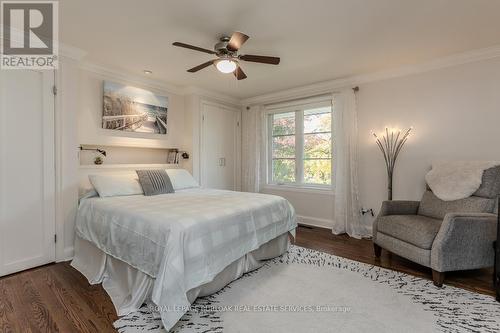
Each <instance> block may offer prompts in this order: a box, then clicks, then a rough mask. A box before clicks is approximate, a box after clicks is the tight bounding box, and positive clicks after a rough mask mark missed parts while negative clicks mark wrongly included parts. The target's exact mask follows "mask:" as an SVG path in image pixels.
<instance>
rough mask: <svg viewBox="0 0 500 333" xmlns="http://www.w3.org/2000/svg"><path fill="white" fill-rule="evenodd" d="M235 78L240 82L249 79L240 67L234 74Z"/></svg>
mask: <svg viewBox="0 0 500 333" xmlns="http://www.w3.org/2000/svg"><path fill="white" fill-rule="evenodd" d="M233 74H234V76H236V78H237V79H238V81H239V80H244V79H246V78H247V75H246V74H245V72H243V70H242V69H241V67H240V66H238V67H236V69H235V70H234V72H233Z"/></svg>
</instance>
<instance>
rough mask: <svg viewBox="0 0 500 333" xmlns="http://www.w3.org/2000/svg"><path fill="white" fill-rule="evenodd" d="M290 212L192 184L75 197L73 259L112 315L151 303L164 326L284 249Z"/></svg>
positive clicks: (262, 199)
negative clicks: (163, 190)
mask: <svg viewBox="0 0 500 333" xmlns="http://www.w3.org/2000/svg"><path fill="white" fill-rule="evenodd" d="M295 228H296V218H295V213H294V210H293V207H292V206H291V205H290V203H289V202H288V201H287V200H285V199H284V198H281V197H279V196H273V195H266V194H259V193H245V192H234V191H224V190H214V189H202V188H199V187H190V188H181V189H176V191H175V193H170V194H162V195H155V196H145V195H142V194H136V195H126V196H109V197H100V196H98V195H96V194H95V192H94V193H92V192H91V194H90V195H87V196H86V197H84V198H82V199H81V200H80V204H79V209H78V213H77V219H76V228H75V229H76V240H75V257H74V259H73V261H72V266H73V267H74V268H75V269H77V270H78V271H80V272H81V273H82V274H83V275H84V276H85V277H86V278H87V279H88V280H89V282H90V283H91V284H96V283H102V285H103V287H104V289H105V290H106V292H107V293H108V294H109V295H110V297H111V300H112V301H113V304H114V305H115V308H116V310H117V313H118V315H120V316H122V315H125V314H128V313H131V312H133V311H136V310H138V309H139V308H140V307H141V306H142V304H143V303H145V302H151V303H152V304H153V305H154V306H156V308H157V310H158V311H159V312H160V314H161V317H162V321H163V324H164V326H165V328H166V329H167V330H169V329H171V328H172V327H173V326H174V325H175V324H176V323H177V321H178V320H179V319H180V318H181V317H182V316H183V314H184V313H185V312H187V311H188V310H189V306H190V304H191V303H192V302H194V300H195V299H196V298H197V297H200V296H206V295H209V294H212V293H214V292H216V291H218V290H220V289H221V288H223V287H224V286H225V285H227V284H228V283H230V282H231V281H233V280H235V279H237V278H239V277H240V276H241V275H243V274H244V273H246V272H249V271H252V270H254V269H256V268H258V267H260V266H261V265H262V264H263V261H264V260H267V259H271V258H274V257H277V256H279V255H281V254H283V253H284V252H286V251H287V250H288V248H289V246H290V240H291V239H293V237H294V235H295V234H294V232H295Z"/></svg>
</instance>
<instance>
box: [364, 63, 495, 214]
mask: <svg viewBox="0 0 500 333" xmlns="http://www.w3.org/2000/svg"><path fill="white" fill-rule="evenodd" d="M358 106H359V107H358V117H359V123H358V125H359V153H360V160H359V166H360V168H359V177H360V178H359V180H360V181H359V183H360V191H361V201H362V203H363V205H364V206H365V207H371V208H374V209H375V210H376V211H378V210H379V209H380V205H381V202H382V201H383V200H384V199H385V198H386V195H387V192H386V176H385V166H384V161H383V158H382V155H381V153H380V151H379V150H378V148H377V147H376V145H375V142H374V141H373V138H372V137H371V136H370V130H371V129H373V130H378V131H380V130H383V128H384V127H385V126H386V125H390V126H399V127H400V128H406V127H409V126H411V125H413V126H415V131H414V135H413V136H412V137H411V138H410V140H409V141H408V142H407V145H406V146H405V147H404V150H403V152H402V153H401V155H400V156H399V158H398V161H397V165H396V170H395V176H394V185H393V188H394V199H410V200H419V199H420V197H421V195H422V193H423V191H424V189H425V182H424V176H425V174H426V172H427V171H428V170H429V169H430V167H431V163H432V161H435V160H440V159H448V160H500V58H496V59H492V60H487V61H481V62H475V63H469V64H464V65H460V66H455V67H449V68H445V69H440V70H435V71H432V72H427V73H422V74H417V75H411V76H406V77H400V78H395V79H390V80H385V81H378V82H373V83H369V84H363V85H360V91H359V104H358ZM370 222H371V219H367V221H366V223H370Z"/></svg>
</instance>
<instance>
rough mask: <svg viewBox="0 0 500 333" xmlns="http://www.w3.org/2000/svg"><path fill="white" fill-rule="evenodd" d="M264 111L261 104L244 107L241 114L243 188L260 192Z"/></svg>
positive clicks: (243, 189)
mask: <svg viewBox="0 0 500 333" xmlns="http://www.w3.org/2000/svg"><path fill="white" fill-rule="evenodd" d="M262 117H263V112H262V108H261V107H260V106H252V107H250V108H249V109H244V110H243V112H242V115H241V189H242V191H245V192H259V190H260V174H261V163H260V161H261V154H262V153H261V151H262V149H261V148H262V144H263V142H264V141H263V136H262V134H263V126H262V124H263V121H262Z"/></svg>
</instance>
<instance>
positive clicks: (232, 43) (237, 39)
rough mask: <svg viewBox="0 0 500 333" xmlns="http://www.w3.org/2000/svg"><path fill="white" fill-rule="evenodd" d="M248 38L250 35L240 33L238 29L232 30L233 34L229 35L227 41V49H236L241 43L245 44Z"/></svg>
mask: <svg viewBox="0 0 500 333" xmlns="http://www.w3.org/2000/svg"><path fill="white" fill-rule="evenodd" d="M248 38H250V37H248V36H247V35H245V34H244V33H241V32H239V31H235V32H233V35H232V36H231V39H230V40H229V43H227V49H228V50H229V51H232V52H236V51H238V50H239V49H240V47H241V45H243V44H245V42H246V41H247V40H248Z"/></svg>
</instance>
